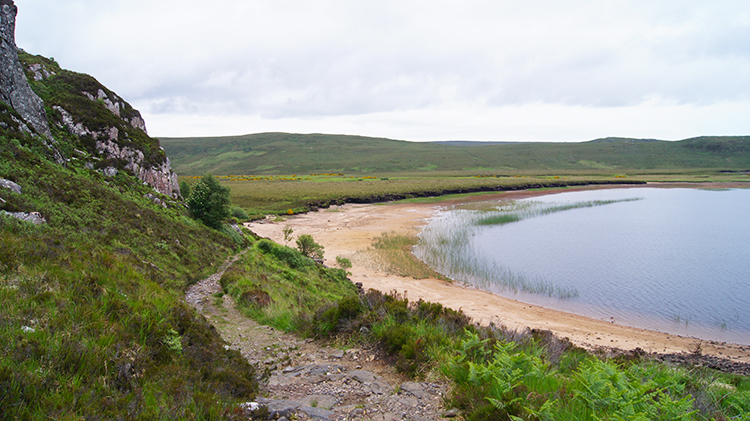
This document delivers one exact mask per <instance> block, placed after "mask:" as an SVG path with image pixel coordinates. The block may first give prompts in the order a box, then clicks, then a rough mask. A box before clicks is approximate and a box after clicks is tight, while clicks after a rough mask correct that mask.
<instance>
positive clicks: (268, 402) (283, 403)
mask: <svg viewBox="0 0 750 421" xmlns="http://www.w3.org/2000/svg"><path fill="white" fill-rule="evenodd" d="M258 403H259V404H261V405H264V406H266V407H267V408H268V412H269V414H270V415H271V418H274V419H280V418H282V417H286V418H289V419H291V418H293V417H294V416H295V415H296V414H297V413H298V412H302V413H304V414H305V415H307V416H308V417H310V418H312V419H316V420H329V419H331V417H332V416H333V415H334V412H333V411H329V410H327V409H321V408H313V407H311V406H308V405H306V404H305V403H304V402H300V401H295V400H288V399H269V398H258Z"/></svg>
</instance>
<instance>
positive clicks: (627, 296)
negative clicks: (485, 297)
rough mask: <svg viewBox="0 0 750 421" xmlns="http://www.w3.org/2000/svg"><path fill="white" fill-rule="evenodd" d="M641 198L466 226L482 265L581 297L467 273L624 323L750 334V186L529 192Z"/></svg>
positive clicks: (570, 198)
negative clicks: (532, 290)
mask: <svg viewBox="0 0 750 421" xmlns="http://www.w3.org/2000/svg"><path fill="white" fill-rule="evenodd" d="M633 198H639V199H641V200H637V201H624V202H617V203H611V204H606V205H602V206H595V207H588V208H579V209H571V210H565V211H560V212H555V213H552V214H548V215H543V216H536V217H530V218H529V219H524V220H521V221H518V222H513V223H508V224H505V225H495V226H471V227H468V226H467V227H466V232H470V234H469V235H467V236H466V238H465V239H464V241H465V242H466V244H465V250H464V251H465V252H466V251H468V253H466V254H465V256H472V259H473V262H474V263H473V264H474V265H477V264H481V265H493V267H495V268H498V267H500V268H503V270H504V271H507V272H508V273H512V274H515V275H514V276H516V277H522V278H524V279H529V280H534V282H540V283H544V284H545V285H550V286H554V288H557V289H565V290H568V291H576V292H577V295H574V296H573V297H572V298H566V299H560V298H555V297H550V296H548V295H546V294H533V293H524V292H517V291H513V290H512V289H509V288H508V287H507V286H501V285H498V284H491V283H490V284H487V283H486V282H481V281H480V280H478V279H477V278H476V277H471V276H466V279H460V278H459V279H458V280H461V281H464V282H467V283H474V284H480V285H481V286H482V287H483V288H485V289H488V290H491V291H493V292H496V293H498V294H501V295H505V296H510V297H513V298H516V299H519V300H521V301H526V302H530V303H535V304H540V305H543V306H545V307H551V308H557V309H561V310H565V311H570V312H573V313H578V314H583V315H586V316H591V317H595V318H599V319H603V320H614V321H615V322H616V323H620V324H625V325H631V326H636V327H644V328H650V329H656V330H661V331H665V332H669V333H674V334H681V335H690V336H697V337H701V338H704V339H715V340H724V341H732V342H739V343H745V344H750V189H732V190H723V191H716V190H700V189H657V188H637V189H613V190H596V191H583V192H570V193H561V194H553V195H548V196H543V197H537V198H534V199H530V200H533V201H535V202H543V203H552V202H555V203H558V204H559V203H577V202H582V201H592V200H619V199H633ZM456 215H458V213H457V212H447V213H446V214H445V215H443V216H442V217H441V218H438V220H442V221H443V222H445V221H446V220H450V218H455V217H456ZM450 275H455V274H450ZM459 276H460V275H459ZM482 284H483V285H482ZM499 316H500V317H501V318H502V315H499Z"/></svg>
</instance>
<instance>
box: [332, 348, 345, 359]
mask: <svg viewBox="0 0 750 421" xmlns="http://www.w3.org/2000/svg"><path fill="white" fill-rule="evenodd" d="M330 358H334V359H337V360H340V359H342V358H344V351H343V350H338V351H336V352H334V353H333V354H331V356H330Z"/></svg>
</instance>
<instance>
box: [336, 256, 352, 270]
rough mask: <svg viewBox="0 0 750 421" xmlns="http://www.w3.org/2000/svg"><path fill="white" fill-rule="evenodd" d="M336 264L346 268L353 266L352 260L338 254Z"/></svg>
mask: <svg viewBox="0 0 750 421" xmlns="http://www.w3.org/2000/svg"><path fill="white" fill-rule="evenodd" d="M336 264H337V265H339V267H340V268H341V269H344V270H346V269H351V268H352V261H351V260H349V259H347V258H346V257H341V256H336Z"/></svg>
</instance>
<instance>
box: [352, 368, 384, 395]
mask: <svg viewBox="0 0 750 421" xmlns="http://www.w3.org/2000/svg"><path fill="white" fill-rule="evenodd" d="M349 377H351V378H352V379H354V380H356V381H358V382H360V383H362V385H363V390H364V392H365V393H370V394H376V395H383V394H386V393H388V392H389V391H390V390H391V389H392V388H391V385H389V384H388V383H387V382H386V381H384V380H383V379H382V378H381V377H380V376H378V375H377V374H375V373H371V372H369V371H363V370H355V371H352V372H351V373H349Z"/></svg>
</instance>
